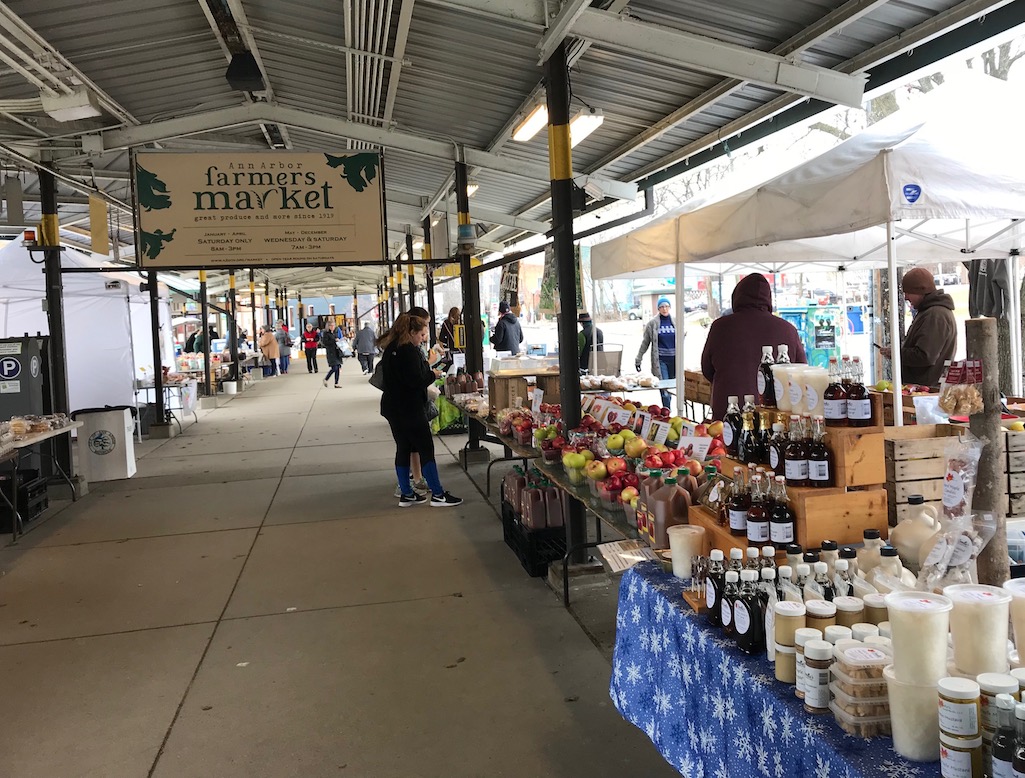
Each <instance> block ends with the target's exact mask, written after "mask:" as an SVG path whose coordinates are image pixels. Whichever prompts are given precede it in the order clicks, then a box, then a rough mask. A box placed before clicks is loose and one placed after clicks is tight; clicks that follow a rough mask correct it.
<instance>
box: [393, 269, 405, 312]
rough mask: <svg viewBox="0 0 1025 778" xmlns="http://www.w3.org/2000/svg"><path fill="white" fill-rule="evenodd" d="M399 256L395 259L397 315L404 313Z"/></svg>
mask: <svg viewBox="0 0 1025 778" xmlns="http://www.w3.org/2000/svg"><path fill="white" fill-rule="evenodd" d="M400 256H401V255H396V257H395V299H396V300H398V303H399V313H400V314H402V313H405V312H406V310H407V309H406V296H405V295H404V294H403V293H402V262H400V261H399V258H400Z"/></svg>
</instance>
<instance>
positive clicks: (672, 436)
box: [666, 427, 680, 443]
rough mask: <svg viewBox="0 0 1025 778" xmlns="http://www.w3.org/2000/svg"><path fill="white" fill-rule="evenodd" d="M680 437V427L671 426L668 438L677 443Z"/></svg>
mask: <svg viewBox="0 0 1025 778" xmlns="http://www.w3.org/2000/svg"><path fill="white" fill-rule="evenodd" d="M679 439H680V431H679V430H678V429H676V428H675V427H670V428H669V433H668V434H667V435H666V440H668V441H670V442H671V443H675V442H676V441H678V440H679Z"/></svg>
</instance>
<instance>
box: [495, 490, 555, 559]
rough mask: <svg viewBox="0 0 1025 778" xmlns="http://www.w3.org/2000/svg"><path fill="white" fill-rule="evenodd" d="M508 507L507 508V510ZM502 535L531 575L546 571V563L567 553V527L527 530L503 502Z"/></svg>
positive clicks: (508, 506) (510, 507)
mask: <svg viewBox="0 0 1025 778" xmlns="http://www.w3.org/2000/svg"><path fill="white" fill-rule="evenodd" d="M507 508H508V510H507ZM502 536H503V538H504V539H505V544H506V545H507V546H509V548H511V549H512V550H513V553H515V554H516V557H517V558H518V559H519V560H520V564H521V565H523V569H524V570H526V571H527V575H529V576H530V577H531V578H541V577H543V576H545V575H547V574H548V565H549V564H551V563H552V562H557V561H558V560H560V559H562V558H563V557H564V556H566V528H565V527H551V528H546V529H535V530H531V529H527V528H526V527H524V526H523V524H521V523H520V520H519V516H518V515H517V514H516V513H514V512H513V510H512V506H511V505H509V504H508V503H506V502H504V501H503V503H502Z"/></svg>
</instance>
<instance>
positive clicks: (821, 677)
mask: <svg viewBox="0 0 1025 778" xmlns="http://www.w3.org/2000/svg"><path fill="white" fill-rule="evenodd" d="M832 664H833V644H832V643H829V642H828V641H825V640H809V641H808V642H807V643H806V644H805V646H804V666H805V677H804V709H805V710H806V711H808V712H809V713H829V667H830V665H832Z"/></svg>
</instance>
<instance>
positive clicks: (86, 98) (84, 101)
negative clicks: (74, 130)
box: [40, 86, 103, 122]
mask: <svg viewBox="0 0 1025 778" xmlns="http://www.w3.org/2000/svg"><path fill="white" fill-rule="evenodd" d="M40 97H41V98H42V102H43V110H44V111H45V112H46V113H47V115H49V116H50V118H51V119H56V120H57V121H59V122H73V121H76V120H78V119H89V118H91V117H94V116H102V115H103V110H102V109H101V108H100V102H99V99H98V98H97V97H96V95H94V94H93V93H92V92H91V91H90V90H89V89H87V88H86V87H84V86H79V87H76V88H75V91H74V92H72V93H71V94H70V95H48V94H46V93H45V92H43V93H41V94H40Z"/></svg>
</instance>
